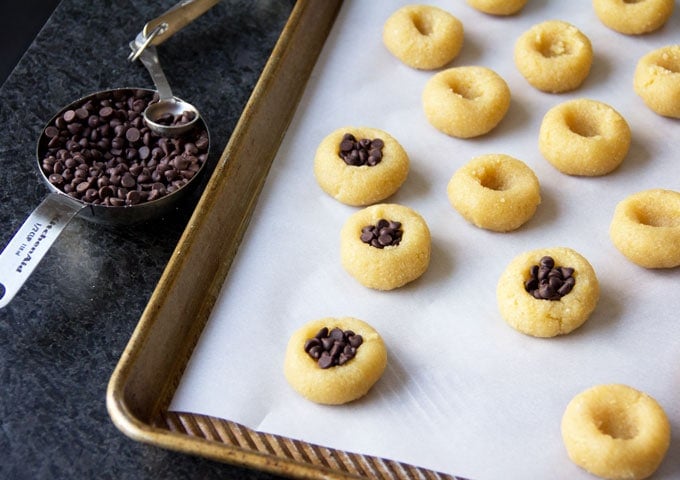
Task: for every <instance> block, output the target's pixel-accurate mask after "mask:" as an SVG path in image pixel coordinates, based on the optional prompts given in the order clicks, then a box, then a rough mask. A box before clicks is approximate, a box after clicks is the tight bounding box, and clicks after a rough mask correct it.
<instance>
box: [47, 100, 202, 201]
mask: <svg viewBox="0 0 680 480" xmlns="http://www.w3.org/2000/svg"><path fill="white" fill-rule="evenodd" d="M153 98H154V96H153V92H151V91H147V90H112V91H108V92H102V93H100V94H97V95H95V96H94V98H88V99H85V100H84V102H83V103H82V104H80V105H76V106H74V107H73V108H72V109H70V110H67V111H65V112H64V113H63V114H61V115H60V116H58V117H57V118H55V119H54V121H53V122H52V123H51V124H50V125H48V126H47V127H46V128H45V131H44V135H45V137H46V141H47V148H46V150H45V152H44V153H43V155H42V158H41V166H42V170H43V172H44V173H45V175H46V176H47V178H48V180H49V182H50V183H51V184H52V185H54V186H55V187H56V188H58V189H59V190H61V191H63V192H64V193H66V194H68V195H70V196H72V197H75V198H77V199H79V200H82V201H85V202H87V203H91V204H95V205H106V206H116V207H118V206H124V205H136V204H139V203H143V202H149V201H152V200H156V199H158V198H161V197H163V196H165V195H167V194H169V193H172V192H174V191H175V190H178V189H179V188H181V187H182V186H184V185H185V184H186V183H187V182H189V180H191V178H193V177H194V175H195V174H196V173H197V172H198V171H199V169H200V168H201V166H202V165H203V164H204V163H205V161H206V160H207V157H208V146H209V145H208V144H209V140H208V132H207V131H206V130H205V128H196V129H193V130H192V131H190V132H187V133H185V134H183V135H181V136H179V137H176V138H166V137H161V136H160V135H157V134H156V133H154V132H152V131H151V130H150V129H149V127H147V126H146V124H145V123H144V119H143V116H142V114H143V112H144V110H145V109H146V107H147V105H148V104H149V103H150V102H151V101H152V100H153Z"/></svg>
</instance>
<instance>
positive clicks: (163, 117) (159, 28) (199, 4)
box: [128, 0, 219, 137]
mask: <svg viewBox="0 0 680 480" xmlns="http://www.w3.org/2000/svg"><path fill="white" fill-rule="evenodd" d="M218 2H219V0H185V1H182V2H180V3H178V4H177V5H175V6H174V7H173V8H171V9H170V10H168V11H167V12H165V13H163V14H162V15H161V16H159V17H157V18H155V19H153V20H151V21H149V22H148V23H147V24H146V25H144V28H143V29H142V31H141V32H139V34H138V35H137V37H136V38H135V40H134V41H132V42H130V48H131V49H132V52H131V53H130V56H129V57H128V59H129V60H130V61H135V60H136V59H137V58H139V59H140V60H141V61H142V63H143V64H144V66H145V67H146V69H147V70H148V71H149V74H150V75H151V79H152V80H153V83H154V85H156V89H157V90H158V94H159V100H158V102H157V103H154V104H152V105H149V107H148V108H147V110H146V111H145V112H144V118H145V121H146V124H147V125H148V126H149V128H150V129H152V130H153V131H155V132H156V133H158V134H159V135H163V136H168V137H171V136H176V135H181V134H182V133H184V132H186V131H188V130H190V129H191V128H193V126H194V125H195V124H196V122H197V121H198V117H199V113H198V110H197V109H196V108H195V107H194V106H193V105H191V104H190V103H187V102H182V101H181V100H179V99H177V98H175V96H174V95H173V94H172V90H171V89H170V84H169V83H168V80H167V78H166V77H165V74H164V73H163V69H162V68H161V65H160V62H159V61H158V54H157V53H156V48H155V45H160V44H161V43H163V42H164V41H165V40H167V39H168V38H170V37H171V36H172V35H174V34H175V33H176V32H177V31H179V30H180V29H182V28H183V27H185V26H186V25H188V24H189V23H191V22H193V21H194V20H195V19H196V18H197V17H199V16H200V15H202V14H204V13H205V12H206V11H208V10H209V9H210V8H212V7H213V6H215V5H216V4H217V3H218Z"/></svg>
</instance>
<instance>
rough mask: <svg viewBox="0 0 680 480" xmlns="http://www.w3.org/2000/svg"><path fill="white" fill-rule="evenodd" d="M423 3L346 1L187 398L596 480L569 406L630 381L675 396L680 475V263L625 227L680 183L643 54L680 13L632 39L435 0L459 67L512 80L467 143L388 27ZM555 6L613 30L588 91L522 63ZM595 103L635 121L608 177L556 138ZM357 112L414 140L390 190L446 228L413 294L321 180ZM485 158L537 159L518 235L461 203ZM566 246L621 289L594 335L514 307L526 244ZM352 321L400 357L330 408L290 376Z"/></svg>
mask: <svg viewBox="0 0 680 480" xmlns="http://www.w3.org/2000/svg"><path fill="white" fill-rule="evenodd" d="M406 3H407V2H406V1H404V0H400V1H386V0H384V1H358V0H349V1H346V2H345V3H344V5H343V7H342V10H341V12H340V15H339V18H338V19H337V22H336V24H335V26H334V29H333V31H332V32H331V35H330V37H329V39H328V41H327V43H326V46H325V48H324V50H323V52H322V55H321V57H320V59H319V61H318V64H317V65H316V69H315V70H314V73H313V75H312V77H311V79H310V81H309V84H308V87H307V89H306V92H305V95H304V98H303V99H302V102H301V104H300V106H299V108H298V111H297V114H296V116H295V118H294V120H293V122H292V125H291V127H290V129H289V131H288V133H287V136H286V138H285V139H284V142H283V145H282V147H281V148H280V151H279V153H278V156H277V158H276V160H275V162H274V165H273V168H272V171H271V173H270V175H269V177H268V180H267V184H266V186H265V189H264V191H263V193H262V196H261V198H260V200H259V203H258V206H257V211H256V213H255V216H254V218H253V221H252V223H251V226H250V227H249V230H248V232H247V235H246V238H245V240H244V243H243V246H242V247H241V250H240V252H239V254H238V256H237V259H236V261H235V263H234V265H233V267H232V270H231V272H230V273H229V276H228V278H227V279H226V281H225V283H224V287H223V290H222V293H221V296H220V298H219V300H218V302H217V305H216V307H215V309H214V311H213V314H212V318H211V319H210V320H209V322H208V324H207V326H206V328H205V330H204V333H203V335H202V338H201V339H200V341H199V344H198V346H197V347H196V350H195V353H194V354H193V357H192V359H191V361H190V363H189V365H188V367H187V370H186V373H185V374H184V377H183V379H182V382H181V384H180V386H179V388H178V390H177V392H176V394H175V397H174V400H173V402H172V405H171V409H172V410H176V411H188V412H194V413H200V414H207V415H212V416H216V417H221V418H225V419H229V420H233V421H236V422H239V423H241V424H244V425H246V426H248V427H250V428H253V429H256V430H259V431H264V432H271V433H276V434H281V435H285V436H289V437H292V438H296V439H301V440H304V441H307V442H311V443H315V444H320V445H323V446H328V447H334V448H339V449H343V450H347V451H351V452H358V453H363V454H368V455H377V456H380V457H384V458H390V459H395V460H398V461H402V462H408V463H412V464H415V465H418V466H422V467H427V468H431V469H434V470H437V471H441V472H446V473H451V474H456V475H462V476H467V477H470V478H474V479H478V480H483V479H497V478H509V479H527V478H551V479H560V478H565V479H566V478H568V479H578V478H584V479H585V478H591V477H590V476H589V475H587V474H586V473H585V472H583V471H582V470H580V469H579V468H578V467H576V466H575V465H574V464H572V463H571V462H570V461H569V459H568V458H567V455H566V452H565V449H564V447H563V444H562V440H561V436H560V420H561V417H562V413H563V411H564V408H565V406H566V405H567V403H568V402H569V401H570V400H571V398H572V397H573V396H574V395H576V394H577V393H579V392H580V391H582V390H584V389H586V388H589V387H591V386H593V385H596V384H601V383H615V382H616V383H625V384H628V385H631V386H633V387H635V388H638V389H640V390H643V391H645V392H647V393H649V394H650V395H652V396H653V397H655V398H656V399H657V400H658V401H659V402H660V403H661V404H662V406H663V407H664V408H665V410H666V412H667V414H668V416H669V417H670V420H671V423H672V429H673V434H674V440H673V442H672V444H671V450H670V451H669V454H668V455H667V457H666V460H665V461H664V463H663V464H662V466H661V468H660V469H659V471H658V475H657V477H656V478H662V479H670V478H678V477H680V455H679V454H678V453H679V452H680V442H679V441H678V440H677V438H680V341H679V339H680V322H679V320H680V319H679V317H680V315H679V313H678V312H680V288H679V287H680V270H679V269H677V268H676V269H673V270H665V271H653V270H645V269H643V268H640V267H638V266H636V265H634V264H632V263H630V262H629V261H627V260H626V259H625V258H624V257H623V256H622V255H621V254H620V253H619V252H618V251H617V250H616V249H615V248H614V246H613V245H612V243H611V241H610V239H609V235H608V228H609V223H610V221H611V217H612V213H613V211H614V207H615V205H616V204H617V203H618V202H619V201H620V200H622V199H624V198H625V197H626V196H628V195H630V194H632V193H634V192H637V191H640V190H644V189H648V188H667V189H673V190H680V167H679V165H680V159H678V151H680V123H678V121H676V120H671V119H667V118H662V117H660V116H658V115H656V114H654V113H652V112H651V111H650V110H649V109H647V108H646V107H645V105H644V104H643V102H642V100H641V99H639V98H638V97H637V96H636V95H635V94H634V92H633V89H632V77H633V71H634V69H635V65H636V63H637V61H638V59H639V58H640V57H642V55H644V54H645V53H647V52H648V51H650V50H652V49H655V48H658V47H661V46H663V45H667V44H671V43H678V42H680V8H676V12H675V14H674V16H673V17H672V19H671V20H670V22H669V23H668V24H667V25H666V26H665V27H664V28H663V29H662V30H661V31H660V32H657V33H654V34H651V35H646V36H641V37H628V36H624V35H621V34H618V33H616V32H613V31H611V30H609V29H607V28H606V27H604V26H603V25H602V24H601V23H600V22H599V20H598V19H597V17H596V16H595V14H594V12H593V10H592V6H591V2H590V1H587V0H577V1H576V0H575V1H571V2H562V1H559V2H558V1H546V0H529V2H528V5H527V6H526V8H525V9H524V10H523V11H522V12H521V13H520V14H519V15H517V16H513V17H507V18H504V17H492V16H488V15H484V14H482V13H479V12H477V11H475V10H474V9H472V8H471V7H469V6H468V5H467V4H466V3H465V2H463V1H462V0H456V1H439V0H432V1H431V2H430V3H431V4H433V5H437V6H440V7H441V8H444V9H446V10H448V11H449V12H451V13H452V14H454V15H455V16H457V17H458V18H459V19H460V20H461V21H462V22H463V24H464V27H465V44H464V46H463V49H462V52H461V54H460V55H459V57H458V58H457V59H455V60H454V61H453V62H452V64H451V66H462V65H483V66H487V67H489V68H492V69H494V70H495V71H496V72H498V73H499V74H500V75H501V76H502V77H503V78H504V79H505V80H506V82H507V83H508V85H509V87H510V89H511V91H512V103H511V107H510V110H509V112H508V114H507V116H506V117H505V119H504V120H503V121H502V122H501V124H500V125H499V126H498V127H497V128H496V129H495V130H494V131H492V132H491V133H490V134H488V135H486V136H483V137H480V138H476V139H470V140H460V139H454V138H450V137H447V136H446V135H444V134H442V133H440V132H438V131H436V130H435V129H434V128H433V127H431V126H430V125H429V124H428V123H427V121H426V119H425V117H424V114H423V112H422V107H421V100H420V98H421V92H422V89H423V86H424V85H425V83H426V82H427V80H428V79H429V78H430V77H431V76H432V75H433V72H425V71H416V70H413V69H410V68H408V67H406V66H404V65H402V64H401V63H400V62H399V61H398V60H396V59H395V58H394V57H392V56H391V55H390V54H389V52H388V51H387V50H386V49H385V48H384V46H383V44H382V40H381V33H382V25H383V22H384V21H385V19H386V18H387V17H388V16H389V15H390V14H391V13H392V12H393V11H394V10H396V8H398V7H399V6H401V5H404V4H406ZM676 7H677V5H676ZM548 19H561V20H565V21H568V22H570V23H572V24H574V25H576V26H577V27H578V28H580V29H581V30H582V31H583V32H584V33H585V34H586V35H587V36H588V37H589V38H590V39H591V41H592V43H593V47H594V51H595V61H594V65H593V68H592V70H591V73H590V75H589V77H588V79H587V80H586V82H585V84H584V85H583V86H582V87H581V88H580V89H579V90H577V91H575V92H571V93H568V94H561V95H550V94H546V93H541V92H539V91H537V90H535V89H533V88H532V87H530V86H529V84H528V83H527V82H526V81H525V80H524V79H523V78H522V77H521V75H520V74H519V73H518V71H517V70H516V68H515V67H514V63H513V61H512V56H513V46H514V42H515V40H516V39H517V38H518V37H519V35H520V34H521V33H523V32H524V31H525V30H527V29H528V28H530V27H531V26H532V25H534V24H536V23H538V22H541V21H544V20H548ZM578 97H588V98H592V99H596V100H600V101H604V102H606V103H609V104H610V105H611V106H613V107H614V108H616V109H617V110H618V111H619V112H620V113H621V114H622V115H623V116H624V117H625V118H626V119H627V120H628V122H629V124H630V126H631V129H632V132H633V143H632V146H631V150H630V152H629V155H628V156H627V158H626V159H625V161H624V163H623V164H622V166H621V167H620V168H619V169H617V170H616V171H615V172H613V173H611V174H609V175H607V176H604V177H599V178H577V177H570V176H566V175H563V174H561V173H560V172H558V171H557V170H555V169H554V168H553V167H552V166H551V165H549V164H548V163H547V162H546V161H545V160H544V159H543V158H542V157H541V155H540V153H539V151H538V147H537V136H538V129H539V126H540V122H541V119H542V117H543V115H544V114H545V112H546V111H547V110H548V109H549V108H551V107H552V106H554V105H556V104H558V103H560V102H563V101H566V100H568V99H572V98H578ZM348 125H353V126H361V125H365V126H372V127H377V128H381V129H383V130H386V131H388V132H390V133H391V134H392V135H393V136H394V137H396V138H397V139H398V140H399V141H400V143H401V144H402V145H403V147H404V148H405V149H406V151H407V152H408V153H409V156H410V159H411V171H410V174H409V177H408V179H407V181H406V183H405V184H404V185H403V187H402V188H401V189H400V191H399V192H398V193H397V194H396V195H394V196H393V197H392V198H390V199H389V201H390V202H396V203H401V204H404V205H408V206H410V207H412V208H414V209H416V210H417V211H419V212H420V213H421V214H422V215H423V216H424V218H425V219H426V221H427V222H428V224H429V226H430V229H431V231H432V237H433V253H432V262H431V265H430V268H429V270H428V271H427V272H426V273H425V275H424V276H423V277H422V278H420V279H419V280H417V281H415V282H413V283H412V284H409V285H407V286H406V287H403V288H401V289H398V290H395V291H391V292H378V291H373V290H370V289H367V288H365V287H363V286H361V285H360V284H358V283H357V282H356V281H355V280H354V279H352V278H351V277H350V276H349V275H348V274H347V273H346V272H345V271H344V270H343V269H342V267H341V265H340V261H339V231H340V228H341V227H342V225H343V223H344V222H345V220H346V219H347V217H348V216H349V215H350V214H352V213H353V212H355V211H356V210H357V209H356V208H353V207H348V206H345V205H342V204H340V203H338V202H337V201H335V200H333V199H332V198H330V197H329V196H327V195H326V194H325V193H324V192H322V191H321V189H320V188H319V187H318V186H317V184H316V182H315V179H314V175H313V171H312V162H313V156H314V151H315V149H316V147H317V145H318V144H319V142H320V141H321V140H322V139H323V137H325V136H326V135H327V134H328V133H330V132H331V131H332V130H335V129H336V128H339V127H342V126H348ZM485 153H506V154H509V155H512V156H514V157H516V158H519V159H521V160H523V161H524V162H525V163H527V164H528V165H529V166H530V167H531V168H532V169H534V171H535V172H536V174H537V176H538V177H539V180H540V182H541V192H542V203H541V205H540V206H539V209H538V211H537V213H536V215H535V216H534V218H533V219H532V220H531V221H529V222H528V223H527V224H526V225H524V226H523V227H522V228H521V229H519V230H517V231H515V232H512V233H506V234H499V233H492V232H488V231H485V230H481V229H478V228H476V227H474V226H472V225H470V224H469V223H467V222H466V221H465V220H463V219H462V217H460V215H459V214H458V213H457V212H456V211H454V210H453V209H452V207H451V206H450V205H449V203H448V199H447V196H446V184H447V182H448V180H449V179H450V177H451V175H452V174H453V172H454V171H455V170H456V169H457V168H458V167H460V166H462V165H463V164H464V163H466V162H467V161H468V160H470V159H471V158H472V157H474V156H477V155H481V154H485ZM552 246H568V247H571V248H574V249H576V250H577V251H579V252H580V253H581V254H583V255H584V256H585V257H586V258H587V259H588V260H589V261H590V262H591V263H592V265H593V266H594V268H595V270H596V272H597V275H598V278H599V279H600V283H601V288H602V296H601V300H600V303H599V305H598V307H597V309H596V311H595V312H594V314H593V315H592V316H591V318H590V319H589V321H588V322H587V323H586V324H585V325H584V326H583V327H581V328H580V329H578V330H577V331H575V332H573V333H572V334H570V335H567V336H564V337H560V338H553V339H537V338H532V337H528V336H525V335H522V334H520V333H518V332H516V331H514V330H513V329H511V328H510V327H509V326H507V325H506V324H505V322H504V321H503V320H502V319H501V318H500V316H499V314H498V311H497V307H496V300H495V288H496V283H497V280H498V277H499V276H500V274H501V272H502V271H503V270H504V269H505V267H506V265H507V264H508V263H509V262H510V260H511V259H512V258H513V257H514V256H515V255H517V254H519V253H521V252H523V251H526V250H530V249H535V248H543V247H552ZM345 315H349V316H355V317H358V318H361V319H364V320H366V321H368V322H369V323H371V324H372V325H373V326H374V327H375V328H376V329H377V330H378V331H379V332H380V333H381V334H382V336H383V337H384V339H385V342H386V344H387V347H388V353H389V362H388V367H387V370H386V371H385V374H384V375H383V377H382V378H381V379H380V381H379V382H378V383H377V384H376V385H375V387H374V388H373V389H372V390H371V392H369V394H368V395H367V396H366V397H364V398H363V399H361V400H359V401H357V402H354V403H351V404H348V405H344V406H339V407H328V406H320V405H316V404H313V403H311V402H309V401H307V400H305V399H303V398H301V397H300V396H298V395H297V394H296V393H295V392H294V391H293V390H292V389H291V388H290V387H289V386H288V384H287V383H286V380H285V378H284V376H283V374H282V363H283V357H284V352H285V347H286V343H287V341H288V338H289V336H290V335H291V333H292V332H293V331H294V330H296V329H297V328H299V327H300V326H301V325H302V324H303V323H306V322H307V321H309V320H312V319H316V318H320V317H325V316H345Z"/></svg>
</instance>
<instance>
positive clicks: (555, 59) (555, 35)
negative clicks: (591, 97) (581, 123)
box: [514, 20, 593, 93]
mask: <svg viewBox="0 0 680 480" xmlns="http://www.w3.org/2000/svg"><path fill="white" fill-rule="evenodd" d="M514 56H515V65H516V66H517V70H519V72H520V73H521V74H522V76H523V77H524V78H525V79H526V80H527V82H529V83H530V84H531V85H532V86H533V87H535V88H537V89H538V90H541V91H544V92H548V93H561V92H568V91H570V90H574V89H576V88H578V87H579V86H581V84H582V83H583V81H584V80H585V79H586V77H587V76H588V74H589V73H590V67H591V65H592V63H593V47H592V45H591V43H590V40H589V39H588V37H586V36H585V35H584V34H583V32H581V31H580V30H579V29H578V28H576V27H575V26H573V25H571V24H569V23H567V22H563V21H561V20H548V21H546V22H543V23H539V24H537V25H534V26H533V27H531V28H530V29H529V30H527V31H526V32H524V33H523V34H522V35H521V36H520V37H519V39H518V40H517V42H516V43H515V52H514Z"/></svg>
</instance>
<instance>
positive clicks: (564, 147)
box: [538, 98, 631, 176]
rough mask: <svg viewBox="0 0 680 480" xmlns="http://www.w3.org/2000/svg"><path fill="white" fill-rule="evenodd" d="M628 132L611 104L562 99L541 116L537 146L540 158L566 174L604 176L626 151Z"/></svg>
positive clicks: (629, 136) (619, 161)
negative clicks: (541, 156) (563, 100)
mask: <svg viewBox="0 0 680 480" xmlns="http://www.w3.org/2000/svg"><path fill="white" fill-rule="evenodd" d="M630 142H631V133H630V127H629V126H628V123H627V122H626V120H625V119H624V118H623V116H621V114H620V113H619V112H617V111H616V110H614V108H612V107H611V106H609V105H607V104H605V103H602V102H598V101H595V100H589V99H586V98H579V99H576V100H569V101H566V102H563V103H561V104H559V105H557V106H555V107H553V108H551V109H550V110H549V111H548V113H546V114H545V116H544V117H543V121H542V122H541V128H540V131H539V135H538V146H539V149H540V151H541V154H542V155H543V157H545V159H546V160H548V162H550V163H551V164H552V165H553V166H554V167H555V168H557V169H558V170H559V171H560V172H562V173H566V174H568V175H583V176H597V175H605V174H607V173H609V172H611V171H612V170H614V169H615V168H616V167H618V166H619V165H620V164H621V162H622V161H623V159H624V158H625V157H626V155H627V154H628V149H629V148H630Z"/></svg>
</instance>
